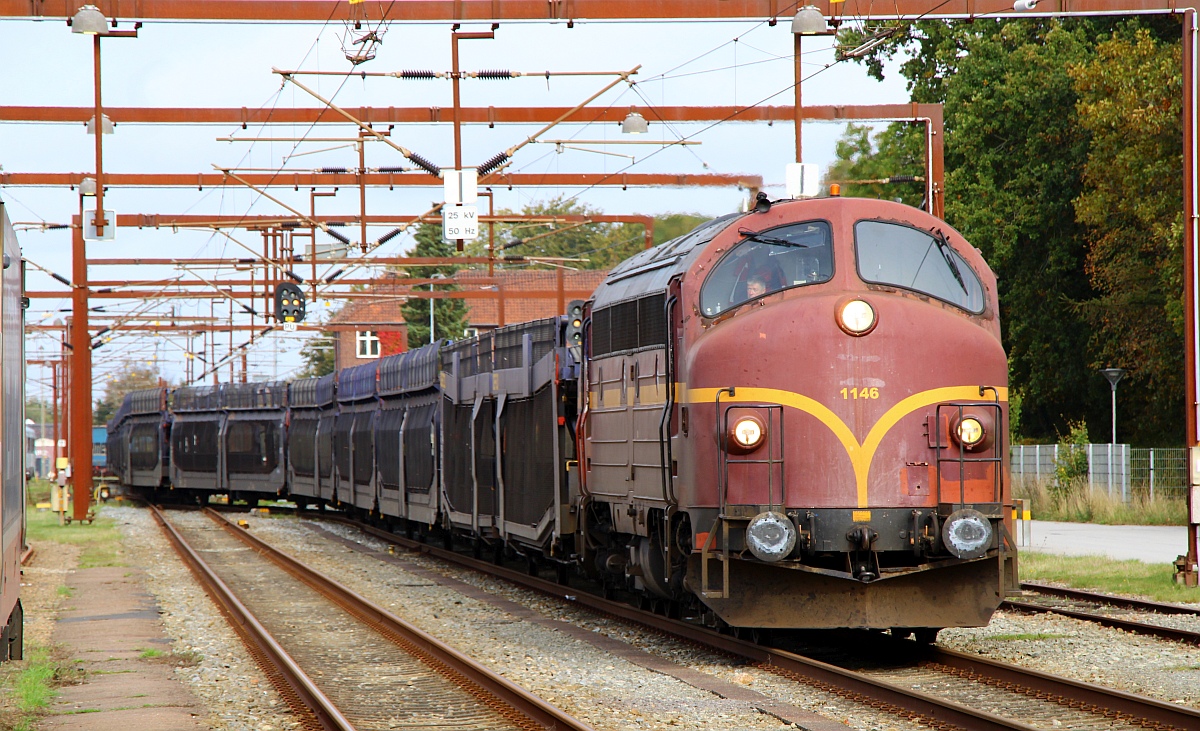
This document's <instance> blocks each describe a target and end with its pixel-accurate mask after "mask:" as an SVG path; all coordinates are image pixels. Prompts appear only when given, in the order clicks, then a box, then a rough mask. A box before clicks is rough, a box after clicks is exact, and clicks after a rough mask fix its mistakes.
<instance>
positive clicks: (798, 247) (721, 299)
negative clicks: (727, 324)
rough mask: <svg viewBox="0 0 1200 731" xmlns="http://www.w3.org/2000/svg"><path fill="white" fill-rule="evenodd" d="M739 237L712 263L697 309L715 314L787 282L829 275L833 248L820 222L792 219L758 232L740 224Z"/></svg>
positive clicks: (817, 279)
mask: <svg viewBox="0 0 1200 731" xmlns="http://www.w3.org/2000/svg"><path fill="white" fill-rule="evenodd" d="M739 233H740V234H741V235H742V236H743V238H742V241H741V242H740V243H738V244H737V245H735V246H734V247H733V248H732V249H730V251H729V253H728V254H726V255H725V256H724V258H722V259H721V261H720V262H719V263H718V264H717V265H716V266H715V267H713V270H712V272H711V273H710V274H709V275H708V279H706V280H705V282H704V286H703V287H702V288H701V290H700V310H701V311H702V312H703V313H704V316H705V317H716V316H717V315H719V314H721V313H722V312H725V311H726V310H729V309H730V308H732V307H736V306H738V305H740V304H742V303H743V302H748V301H750V300H753V299H757V298H759V297H765V296H766V295H769V294H772V293H774V292H778V291H780V290H783V289H789V288H791V287H798V286H802V285H806V284H819V283H821V282H827V281H829V279H830V277H832V276H833V247H832V235H831V232H830V227H829V224H828V223H826V222H825V221H810V222H806V223H794V224H788V225H787V226H780V227H779V228H773V229H767V230H764V231H752V230H750V229H747V228H742V229H740V231H739Z"/></svg>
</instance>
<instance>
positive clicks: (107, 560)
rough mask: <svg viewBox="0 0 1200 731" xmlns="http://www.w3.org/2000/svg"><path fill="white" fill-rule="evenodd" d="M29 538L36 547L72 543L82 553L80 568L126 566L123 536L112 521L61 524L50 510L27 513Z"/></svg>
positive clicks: (29, 511)
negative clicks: (123, 560)
mask: <svg viewBox="0 0 1200 731" xmlns="http://www.w3.org/2000/svg"><path fill="white" fill-rule="evenodd" d="M25 517H26V521H27V526H28V528H27V535H28V539H29V540H30V541H31V542H34V543H41V542H48V543H69V544H73V545H77V546H79V547H80V549H81V554H80V556H79V568H81V569H90V568H96V567H98V566H124V565H125V564H124V563H122V561H121V556H122V550H121V534H120V532H119V531H118V530H117V528H116V523H115V522H114V521H113V520H112V519H111V518H97V519H96V520H95V521H94V522H92V523H91V524H89V525H85V524H83V523H77V522H72V523H70V524H69V525H59V524H58V514H57V513H51V512H50V511H48V510H26V514H25Z"/></svg>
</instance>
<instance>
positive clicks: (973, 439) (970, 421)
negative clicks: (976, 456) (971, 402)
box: [955, 416, 983, 447]
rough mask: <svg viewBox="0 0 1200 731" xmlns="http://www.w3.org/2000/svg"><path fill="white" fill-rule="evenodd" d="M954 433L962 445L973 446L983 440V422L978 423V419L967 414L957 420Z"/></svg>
mask: <svg viewBox="0 0 1200 731" xmlns="http://www.w3.org/2000/svg"><path fill="white" fill-rule="evenodd" d="M955 433H956V434H957V435H958V440H959V441H960V442H962V445H963V446H964V447H974V446H975V445H976V444H979V443H980V442H982V441H983V424H980V423H979V419H976V418H975V417H973V416H968V417H966V418H965V419H963V420H962V421H960V422H958V429H957V430H956V431H955Z"/></svg>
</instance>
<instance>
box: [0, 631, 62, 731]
mask: <svg viewBox="0 0 1200 731" xmlns="http://www.w3.org/2000/svg"><path fill="white" fill-rule="evenodd" d="M82 675H83V673H82V671H81V670H80V669H79V668H78V667H77V666H76V665H75V664H74V663H73V662H72V661H71V658H70V655H69V654H67V652H66V651H65V650H63V649H62V648H60V647H58V646H51V647H36V646H34V647H28V648H26V654H25V660H22V661H18V662H11V663H5V664H4V665H0V687H2V688H3V689H4V693H2V694H0V699H2V702H0V728H3V729H12V730H13V731H30V730H31V729H33V728H34V724H35V722H36V720H37V717H38V716H39V715H40V714H42V713H44V712H45V710H46V709H47V708H48V707H49V706H50V702H51V701H52V700H54V697H55V696H56V695H57V691H56V688H58V687H60V686H63V685H66V684H68V683H72V682H78V681H79V680H81V679H82Z"/></svg>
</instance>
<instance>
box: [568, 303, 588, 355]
mask: <svg viewBox="0 0 1200 731" xmlns="http://www.w3.org/2000/svg"><path fill="white" fill-rule="evenodd" d="M583 305H584V302H583V300H572V302H571V304H569V305H567V338H566V340H567V346H568V347H574V346H576V345H583Z"/></svg>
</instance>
